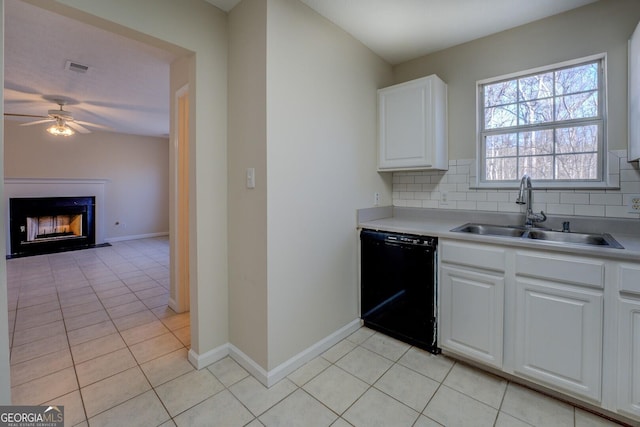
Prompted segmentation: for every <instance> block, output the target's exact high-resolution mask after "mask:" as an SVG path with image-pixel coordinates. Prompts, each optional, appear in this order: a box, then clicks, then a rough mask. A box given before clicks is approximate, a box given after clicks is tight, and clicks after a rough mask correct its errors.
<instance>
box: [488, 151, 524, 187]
mask: <svg viewBox="0 0 640 427" xmlns="http://www.w3.org/2000/svg"><path fill="white" fill-rule="evenodd" d="M485 173H486V179H487V180H488V181H508V180H516V179H518V162H517V158H516V157H498V158H492V159H487V168H486V171H485Z"/></svg>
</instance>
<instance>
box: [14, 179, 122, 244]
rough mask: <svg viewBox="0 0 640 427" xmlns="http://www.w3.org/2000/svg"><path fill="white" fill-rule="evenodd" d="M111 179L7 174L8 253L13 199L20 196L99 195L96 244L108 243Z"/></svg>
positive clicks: (97, 197) (97, 200) (97, 199)
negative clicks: (106, 225)
mask: <svg viewBox="0 0 640 427" xmlns="http://www.w3.org/2000/svg"><path fill="white" fill-rule="evenodd" d="M109 182H111V180H109V179H84V178H79V179H74V178H65V179H60V178H5V179H4V199H5V200H4V202H5V205H4V206H5V215H6V222H5V231H6V236H7V248H6V250H7V252H6V253H10V252H11V247H10V241H11V240H10V238H9V199H12V198H17V197H84V196H93V197H95V198H96V207H95V224H96V244H101V243H104V242H105V231H104V203H105V196H104V194H105V187H106V184H107V183H109Z"/></svg>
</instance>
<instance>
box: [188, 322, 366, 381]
mask: <svg viewBox="0 0 640 427" xmlns="http://www.w3.org/2000/svg"><path fill="white" fill-rule="evenodd" d="M361 326H362V320H360V319H355V320H353V321H351V322H349V323H348V324H346V325H345V326H343V327H342V328H340V329H338V330H337V331H335V332H334V333H332V334H331V335H329V336H327V337H325V338H323V339H321V340H320V341H318V342H317V343H315V344H313V345H312V346H310V347H308V348H306V349H305V350H303V351H301V352H300V353H298V354H296V355H295V356H293V357H292V358H291V359H289V360H287V361H286V362H283V363H281V364H280V365H278V366H276V367H275V368H273V369H272V370H270V371H266V370H265V369H264V368H263V367H262V366H260V365H259V364H258V363H256V362H255V361H254V360H253V359H252V358H250V357H249V356H247V355H246V354H245V353H244V352H243V351H242V350H240V349H239V348H238V347H236V346H235V345H233V344H231V343H226V344H223V345H221V346H219V347H216V348H214V349H212V350H209V351H207V352H206V353H204V354H198V353H196V352H195V351H194V350H193V349H191V350H189V354H188V358H189V363H191V364H192V365H193V366H194V367H195V368H196V369H198V370H200V369H203V368H206V367H207V366H209V365H211V364H212V363H215V362H217V361H219V360H222V359H224V358H225V357H227V356H230V357H231V358H232V359H233V360H235V361H236V362H238V364H239V365H240V366H242V367H243V368H244V369H246V370H247V371H248V372H249V373H250V374H251V375H252V376H253V377H254V378H255V379H257V380H258V381H260V382H261V383H262V384H263V385H264V386H265V387H271V386H272V385H274V384H276V383H277V382H278V381H280V380H282V379H283V378H285V377H286V376H287V375H289V374H291V373H292V372H294V371H295V370H296V369H298V368H299V367H301V366H302V365H304V364H305V363H307V362H309V361H310V360H312V359H314V358H316V357H318V356H320V355H321V354H322V353H324V352H325V351H327V350H328V349H330V348H331V347H333V346H334V345H336V344H337V343H339V342H340V341H342V340H343V339H345V338H346V337H348V336H349V335H351V334H352V333H354V332H355V331H357V330H358V329H360V327H361Z"/></svg>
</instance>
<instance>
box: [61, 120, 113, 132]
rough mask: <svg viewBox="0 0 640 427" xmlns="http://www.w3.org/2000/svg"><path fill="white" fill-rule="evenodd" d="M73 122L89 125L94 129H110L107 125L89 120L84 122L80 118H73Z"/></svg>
mask: <svg viewBox="0 0 640 427" xmlns="http://www.w3.org/2000/svg"><path fill="white" fill-rule="evenodd" d="M69 123H70V122H67V124H69ZM73 123H77V124H80V125H83V126H90V127H92V128H96V129H104V130H110V129H111V128H110V127H108V126H103V125H99V124H97V123H91V122H85V121H82V120H74V121H73Z"/></svg>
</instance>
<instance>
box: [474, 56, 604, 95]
mask: <svg viewBox="0 0 640 427" xmlns="http://www.w3.org/2000/svg"><path fill="white" fill-rule="evenodd" d="M606 59H607V53H606V52H603V53H597V54H595V55H589V56H584V57H582V58H576V59H570V60H568V61H562V62H556V63H555V64H548V65H543V66H541V67H536V68H530V69H528V70H522V71H514V72H513V73H508V74H503V75H501V76H496V77H489V78H487V79H482V80H477V81H476V87H477V86H479V85H485V84H487V83H492V82H498V81H501V80H511V79H513V78H514V77H526V76H527V75H530V74H539V73H544V72H545V71H549V70H557V69H559V68H566V67H571V66H573V65H578V64H581V63H583V62H590V61H599V60H604V61H606ZM476 92H477V90H476Z"/></svg>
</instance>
